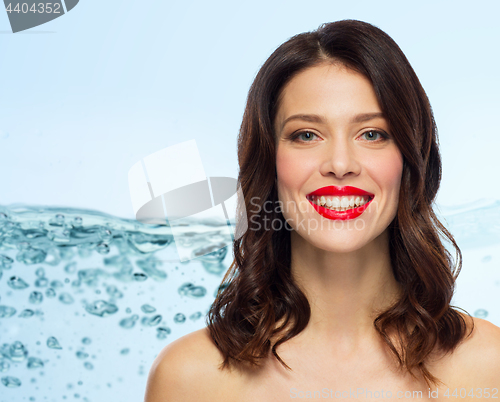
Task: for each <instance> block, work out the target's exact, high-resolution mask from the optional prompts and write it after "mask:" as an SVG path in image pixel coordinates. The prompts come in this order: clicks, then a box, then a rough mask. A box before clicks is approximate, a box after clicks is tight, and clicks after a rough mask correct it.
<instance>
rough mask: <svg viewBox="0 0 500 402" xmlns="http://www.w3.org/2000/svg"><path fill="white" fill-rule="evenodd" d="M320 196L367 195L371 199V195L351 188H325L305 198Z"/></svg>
mask: <svg viewBox="0 0 500 402" xmlns="http://www.w3.org/2000/svg"><path fill="white" fill-rule="evenodd" d="M321 195H334V196H350V195H368V196H370V197H373V196H374V195H373V194H372V193H369V192H368V191H365V190H362V189H360V188H357V187H352V186H343V187H341V186H326V187H321V188H318V189H317V190H316V191H313V192H312V193H310V194H308V195H307V196H308V197H310V196H321Z"/></svg>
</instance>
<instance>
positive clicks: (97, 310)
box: [85, 300, 118, 317]
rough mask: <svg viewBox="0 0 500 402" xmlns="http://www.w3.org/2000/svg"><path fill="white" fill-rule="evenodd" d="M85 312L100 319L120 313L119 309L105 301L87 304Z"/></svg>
mask: <svg viewBox="0 0 500 402" xmlns="http://www.w3.org/2000/svg"><path fill="white" fill-rule="evenodd" d="M85 310H86V311H87V313H90V314H93V315H97V316H99V317H107V316H108V315H111V314H114V313H116V312H117V311H118V307H116V306H115V305H114V304H112V303H108V302H107V301H104V300H96V301H94V302H93V303H90V304H87V305H86V306H85Z"/></svg>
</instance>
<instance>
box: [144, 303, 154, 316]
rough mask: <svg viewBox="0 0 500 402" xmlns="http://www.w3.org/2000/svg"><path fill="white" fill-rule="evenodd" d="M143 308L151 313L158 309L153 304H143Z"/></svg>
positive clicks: (145, 311) (147, 312)
mask: <svg viewBox="0 0 500 402" xmlns="http://www.w3.org/2000/svg"><path fill="white" fill-rule="evenodd" d="M141 310H142V312H143V313H146V314H149V313H154V312H155V311H156V309H155V308H154V307H153V306H150V305H149V304H143V305H142V306H141Z"/></svg>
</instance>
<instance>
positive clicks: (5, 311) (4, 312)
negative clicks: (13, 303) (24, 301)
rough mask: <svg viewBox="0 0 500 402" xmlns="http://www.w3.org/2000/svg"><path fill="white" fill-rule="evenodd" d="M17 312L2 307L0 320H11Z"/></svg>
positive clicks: (12, 308)
mask: <svg viewBox="0 0 500 402" xmlns="http://www.w3.org/2000/svg"><path fill="white" fill-rule="evenodd" d="M16 312H17V310H16V309H15V308H14V307H10V306H0V318H9V317H12V316H13V315H14V314H16Z"/></svg>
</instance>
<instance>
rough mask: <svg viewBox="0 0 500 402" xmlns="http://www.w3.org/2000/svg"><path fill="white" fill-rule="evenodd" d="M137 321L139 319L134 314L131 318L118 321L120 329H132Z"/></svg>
mask: <svg viewBox="0 0 500 402" xmlns="http://www.w3.org/2000/svg"><path fill="white" fill-rule="evenodd" d="M138 319H139V316H138V315H137V314H134V315H133V316H130V317H127V318H124V319H123V320H121V321H120V327H122V328H125V329H130V328H133V327H134V326H135V323H136V322H137V320H138Z"/></svg>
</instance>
